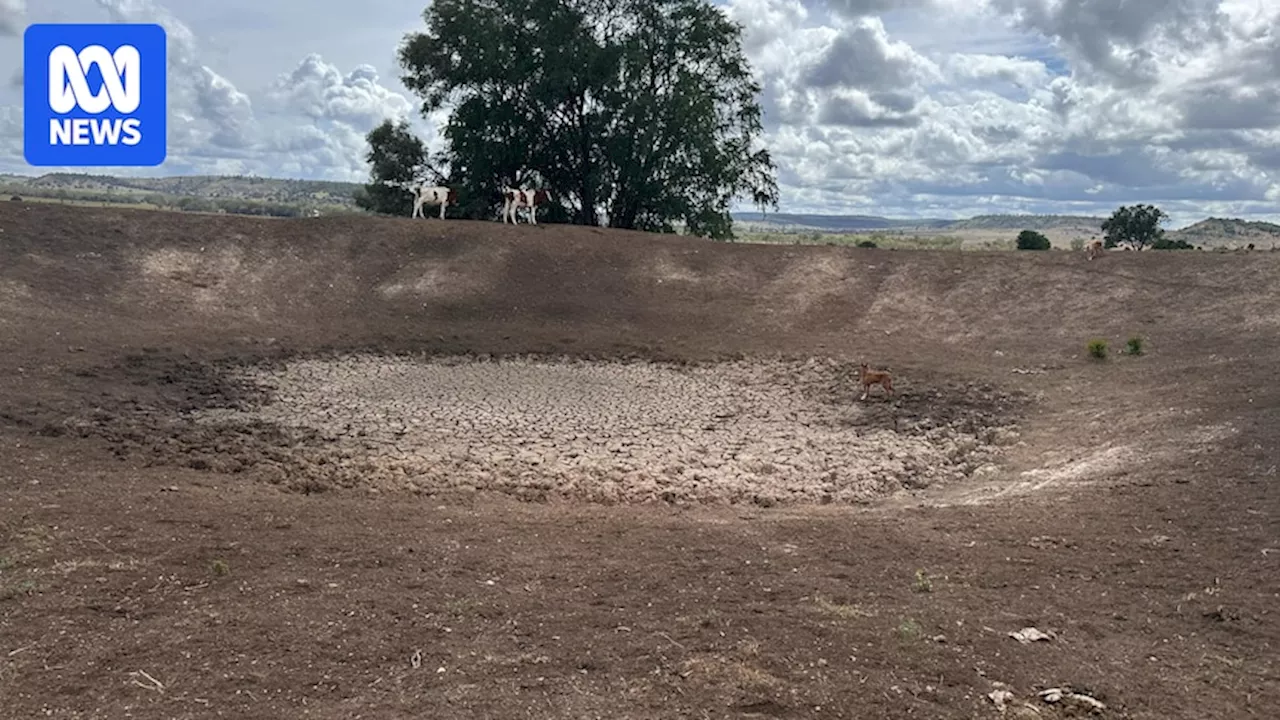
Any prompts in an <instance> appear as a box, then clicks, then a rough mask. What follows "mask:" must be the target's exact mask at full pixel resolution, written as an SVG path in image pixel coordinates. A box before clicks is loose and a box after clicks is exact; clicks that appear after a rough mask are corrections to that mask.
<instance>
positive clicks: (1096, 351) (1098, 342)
mask: <svg viewBox="0 0 1280 720" xmlns="http://www.w3.org/2000/svg"><path fill="white" fill-rule="evenodd" d="M1089 354H1090V355H1092V356H1093V357H1094V358H1096V359H1098V360H1106V359H1107V341H1106V340H1102V339H1094V340H1090V341H1089Z"/></svg>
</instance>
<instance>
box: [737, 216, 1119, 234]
mask: <svg viewBox="0 0 1280 720" xmlns="http://www.w3.org/2000/svg"><path fill="white" fill-rule="evenodd" d="M1105 219H1106V218H1101V217H1089V216H1084V215H978V216H977V217H972V218H967V219H963V220H945V219H941V218H887V217H881V216H878V215H801V214H792V213H774V214H768V215H765V216H764V219H760V217H759V216H757V215H755V214H754V213H752V214H745V213H744V214H740V215H734V222H736V223H740V224H742V225H743V226H749V227H751V228H752V229H756V230H763V231H768V230H782V229H792V230H822V231H826V232H859V231H866V230H907V229H911V230H945V231H950V230H1009V231H1012V232H1014V233H1015V234H1016V233H1017V232H1018V231H1019V230H1060V229H1087V230H1089V231H1092V232H1098V231H1099V228H1100V227H1101V225H1102V222H1103V221H1104V220H1105Z"/></svg>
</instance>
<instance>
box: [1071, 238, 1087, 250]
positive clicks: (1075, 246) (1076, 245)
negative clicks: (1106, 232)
mask: <svg viewBox="0 0 1280 720" xmlns="http://www.w3.org/2000/svg"><path fill="white" fill-rule="evenodd" d="M1071 249H1072V250H1074V251H1075V252H1080V251H1081V250H1084V238H1072V239H1071Z"/></svg>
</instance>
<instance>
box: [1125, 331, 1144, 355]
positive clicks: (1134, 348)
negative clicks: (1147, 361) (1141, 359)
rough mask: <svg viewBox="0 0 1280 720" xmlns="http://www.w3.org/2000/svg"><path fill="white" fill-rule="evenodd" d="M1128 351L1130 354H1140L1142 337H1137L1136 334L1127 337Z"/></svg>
mask: <svg viewBox="0 0 1280 720" xmlns="http://www.w3.org/2000/svg"><path fill="white" fill-rule="evenodd" d="M1128 353H1129V354H1130V355H1141V354H1142V338H1140V337H1138V336H1137V335H1134V336H1133V337H1131V338H1129V347H1128Z"/></svg>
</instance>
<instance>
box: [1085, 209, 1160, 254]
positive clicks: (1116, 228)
mask: <svg viewBox="0 0 1280 720" xmlns="http://www.w3.org/2000/svg"><path fill="white" fill-rule="evenodd" d="M1168 219H1169V216H1168V215H1166V214H1165V212H1164V211H1163V210H1161V209H1160V208H1158V207H1156V206H1154V205H1134V206H1132V207H1129V206H1127V205H1121V206H1120V208H1119V209H1118V210H1116V211H1115V212H1114V213H1112V214H1111V217H1109V218H1107V219H1106V220H1105V221H1104V222H1103V223H1102V232H1103V234H1104V237H1105V240H1104V241H1103V247H1106V248H1108V249H1110V248H1113V247H1116V246H1118V245H1120V244H1121V243H1128V244H1129V245H1130V246H1131V247H1132V248H1133V249H1134V250H1141V249H1142V248H1144V247H1146V246H1147V245H1152V244H1154V243H1157V242H1159V241H1160V240H1162V239H1163V238H1164V229H1163V228H1161V227H1160V223H1162V222H1164V221H1166V220H1168Z"/></svg>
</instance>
